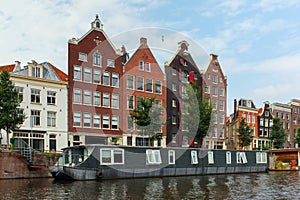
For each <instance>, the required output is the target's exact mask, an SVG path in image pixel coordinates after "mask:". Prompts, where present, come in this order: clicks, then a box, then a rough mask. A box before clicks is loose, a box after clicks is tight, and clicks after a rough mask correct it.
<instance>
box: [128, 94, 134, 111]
mask: <svg viewBox="0 0 300 200" xmlns="http://www.w3.org/2000/svg"><path fill="white" fill-rule="evenodd" d="M127 108H128V109H134V99H133V95H127Z"/></svg>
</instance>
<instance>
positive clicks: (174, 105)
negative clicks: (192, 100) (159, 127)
mask: <svg viewBox="0 0 300 200" xmlns="http://www.w3.org/2000/svg"><path fill="white" fill-rule="evenodd" d="M172 107H173V108H176V100H175V99H172Z"/></svg>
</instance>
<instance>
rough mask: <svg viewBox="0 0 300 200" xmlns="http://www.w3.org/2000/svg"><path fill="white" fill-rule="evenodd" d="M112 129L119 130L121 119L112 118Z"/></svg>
mask: <svg viewBox="0 0 300 200" xmlns="http://www.w3.org/2000/svg"><path fill="white" fill-rule="evenodd" d="M111 129H115V130H116V129H119V117H118V116H112V117H111Z"/></svg>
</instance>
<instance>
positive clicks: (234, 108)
mask: <svg viewBox="0 0 300 200" xmlns="http://www.w3.org/2000/svg"><path fill="white" fill-rule="evenodd" d="M236 106H237V105H236V99H234V101H233V115H235V113H236Z"/></svg>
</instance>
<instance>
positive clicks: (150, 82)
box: [146, 78, 153, 92]
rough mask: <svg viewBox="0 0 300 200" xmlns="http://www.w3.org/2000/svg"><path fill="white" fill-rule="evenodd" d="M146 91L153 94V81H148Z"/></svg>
mask: <svg viewBox="0 0 300 200" xmlns="http://www.w3.org/2000/svg"><path fill="white" fill-rule="evenodd" d="M146 91H147V92H152V91H153V83H152V79H148V78H147V79H146Z"/></svg>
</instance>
